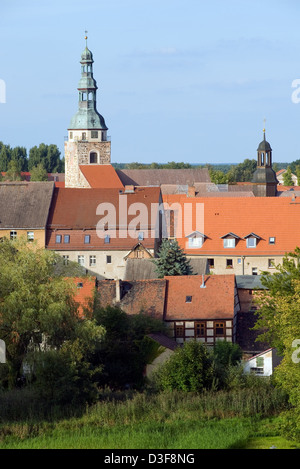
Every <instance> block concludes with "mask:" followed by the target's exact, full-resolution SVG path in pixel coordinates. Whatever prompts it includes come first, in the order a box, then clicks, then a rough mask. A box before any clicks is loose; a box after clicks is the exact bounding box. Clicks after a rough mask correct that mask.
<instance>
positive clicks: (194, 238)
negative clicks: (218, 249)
mask: <svg viewBox="0 0 300 469" xmlns="http://www.w3.org/2000/svg"><path fill="white" fill-rule="evenodd" d="M187 238H188V247H189V248H191V249H195V248H201V247H202V246H203V243H204V240H205V238H206V236H205V235H204V234H202V233H200V232H199V231H194V232H193V233H191V234H190V235H188V236H187Z"/></svg>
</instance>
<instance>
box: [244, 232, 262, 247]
mask: <svg viewBox="0 0 300 469" xmlns="http://www.w3.org/2000/svg"><path fill="white" fill-rule="evenodd" d="M244 239H246V242H247V248H256V245H257V242H258V241H259V240H260V239H261V238H260V236H258V235H256V234H255V233H250V234H248V235H247V236H245V238H244Z"/></svg>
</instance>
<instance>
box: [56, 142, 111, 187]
mask: <svg viewBox="0 0 300 469" xmlns="http://www.w3.org/2000/svg"><path fill="white" fill-rule="evenodd" d="M92 151H93V152H96V153H98V156H99V159H98V164H110V161H111V158H110V154H111V142H88V141H84V140H78V141H74V142H70V141H67V142H65V187H79V188H86V187H90V186H89V184H88V182H87V180H86V179H85V177H84V176H83V174H82V173H81V171H80V168H79V166H80V165H86V164H89V154H90V152H92Z"/></svg>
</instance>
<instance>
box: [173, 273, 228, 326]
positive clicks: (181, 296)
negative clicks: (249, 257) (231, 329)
mask: <svg viewBox="0 0 300 469" xmlns="http://www.w3.org/2000/svg"><path fill="white" fill-rule="evenodd" d="M165 279H166V280H167V296H166V309H165V320H166V321H170V320H172V321H174V320H188V321H189V320H197V319H198V320H201V319H214V320H215V319H231V318H233V316H234V301H235V300H234V296H235V276H234V275H206V276H205V277H204V280H205V287H206V288H200V286H201V284H202V275H183V276H177V277H165ZM187 296H191V297H192V298H191V302H186V297H187Z"/></svg>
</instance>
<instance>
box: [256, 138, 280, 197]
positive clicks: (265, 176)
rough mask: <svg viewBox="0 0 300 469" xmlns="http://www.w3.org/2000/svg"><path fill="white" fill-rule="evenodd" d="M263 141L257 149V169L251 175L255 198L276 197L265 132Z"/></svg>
mask: <svg viewBox="0 0 300 469" xmlns="http://www.w3.org/2000/svg"><path fill="white" fill-rule="evenodd" d="M263 132H264V139H263V140H262V142H260V144H259V146H258V149H257V168H256V171H255V172H254V174H253V179H252V184H253V193H254V195H255V197H276V194H277V184H278V180H277V177H276V173H275V171H274V169H273V168H272V148H271V145H270V144H269V142H267V141H266V131H265V129H264V130H263Z"/></svg>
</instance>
